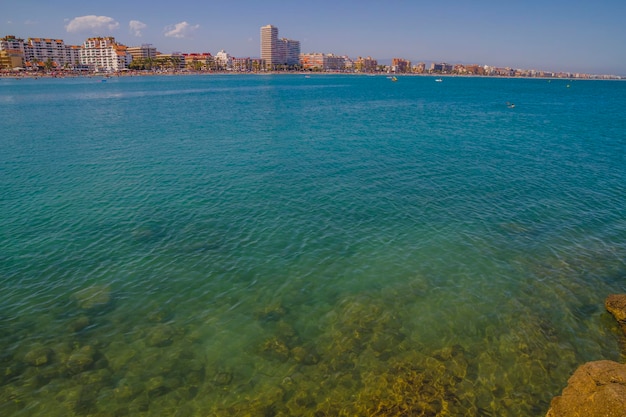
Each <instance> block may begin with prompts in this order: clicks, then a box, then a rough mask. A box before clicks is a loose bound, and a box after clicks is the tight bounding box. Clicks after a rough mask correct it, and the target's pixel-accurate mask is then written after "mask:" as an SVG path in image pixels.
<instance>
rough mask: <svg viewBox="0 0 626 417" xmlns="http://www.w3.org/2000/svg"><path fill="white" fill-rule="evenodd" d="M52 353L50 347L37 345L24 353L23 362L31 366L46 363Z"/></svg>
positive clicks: (50, 358)
mask: <svg viewBox="0 0 626 417" xmlns="http://www.w3.org/2000/svg"><path fill="white" fill-rule="evenodd" d="M53 353H54V352H53V351H52V349H50V348H48V347H45V346H42V345H37V346H35V347H33V348H32V349H30V350H29V351H28V352H27V353H26V355H24V362H26V363H27V364H28V365H31V366H42V365H46V364H47V363H48V362H50V361H51V360H52V355H53Z"/></svg>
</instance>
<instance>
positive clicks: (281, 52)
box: [261, 25, 300, 70]
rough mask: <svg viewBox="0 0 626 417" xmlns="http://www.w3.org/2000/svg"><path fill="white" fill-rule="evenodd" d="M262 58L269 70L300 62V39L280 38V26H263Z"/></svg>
mask: <svg viewBox="0 0 626 417" xmlns="http://www.w3.org/2000/svg"><path fill="white" fill-rule="evenodd" d="M261 59H262V60H263V61H264V62H265V67H266V69H268V70H274V69H277V68H279V67H281V66H285V65H298V64H299V63H300V41H296V40H293V39H286V38H280V39H279V38H278V28H277V27H276V26H272V25H267V26H263V27H261Z"/></svg>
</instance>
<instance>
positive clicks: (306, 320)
mask: <svg viewBox="0 0 626 417" xmlns="http://www.w3.org/2000/svg"><path fill="white" fill-rule="evenodd" d="M507 102H512V103H515V107H514V108H509V107H508V106H507V105H506V103H507ZM625 108H626V83H623V82H616V81H567V80H552V81H550V82H549V81H547V80H516V79H485V78H445V79H444V81H443V82H441V83H436V82H434V79H433V78H431V77H400V78H399V80H398V82H395V83H392V82H390V80H389V79H387V78H386V77H384V76H375V77H369V76H315V75H313V76H311V78H305V77H304V76H302V75H281V76H253V75H249V76H181V77H177V76H173V77H139V78H137V77H134V78H133V77H125V78H119V79H118V78H110V79H107V80H106V82H102V80H101V79H99V78H74V79H39V80H13V79H0V112H1V113H0V114H1V116H0V117H1V118H0V132H1V133H0V283H1V285H2V287H1V288H2V291H1V292H0V355H1V356H0V415H3V416H39V415H46V416H68V415H76V416H127V415H128V416H164V415H172V416H223V415H229V416H233V415H237V416H238V415H250V416H296V415H302V416H317V417H321V416H335V415H345V416H353V415H364V416H365V415H380V416H384V415H416V416H419V415H425V416H431V415H438V416H443V415H449V416H457V415H467V416H476V415H482V416H535V415H544V414H545V412H546V411H547V409H548V407H549V402H550V400H551V398H552V397H553V396H554V395H558V394H559V393H560V392H561V390H562V388H563V387H564V386H565V384H566V381H567V378H568V377H569V376H570V375H571V373H572V372H573V371H574V370H575V368H576V367H577V366H578V365H580V364H582V363H584V362H586V361H590V360H598V359H612V360H622V361H623V359H624V358H623V357H621V356H620V350H619V339H620V335H619V331H618V329H617V325H616V323H615V322H614V320H613V319H612V317H610V316H609V315H608V313H606V312H605V310H604V307H603V302H604V299H605V297H606V296H607V295H608V294H610V293H618V292H624V291H626V133H625V132H626V112H625V111H624V109H625Z"/></svg>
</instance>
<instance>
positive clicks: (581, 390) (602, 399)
mask: <svg viewBox="0 0 626 417" xmlns="http://www.w3.org/2000/svg"><path fill="white" fill-rule="evenodd" d="M582 416H585V417H600V416H602V417H626V365H624V364H620V363H617V362H613V361H596V362H587V363H586V364H584V365H581V366H580V367H578V369H577V370H576V372H574V374H573V375H572V376H571V377H570V379H569V380H568V381H567V387H565V389H564V390H563V392H562V394H561V396H559V397H555V398H553V399H552V403H551V404H550V409H549V410H548V414H546V417H582Z"/></svg>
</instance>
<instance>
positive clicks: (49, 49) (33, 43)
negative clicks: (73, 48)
mask: <svg viewBox="0 0 626 417" xmlns="http://www.w3.org/2000/svg"><path fill="white" fill-rule="evenodd" d="M24 54H25V59H26V61H28V62H30V63H31V64H33V65H37V64H38V63H43V62H46V61H52V62H55V63H56V64H57V65H58V66H60V67H62V66H64V65H65V64H68V63H69V62H68V61H69V57H68V53H67V47H66V46H65V42H63V40H62V39H50V38H28V43H27V44H26V45H25V46H24Z"/></svg>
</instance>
